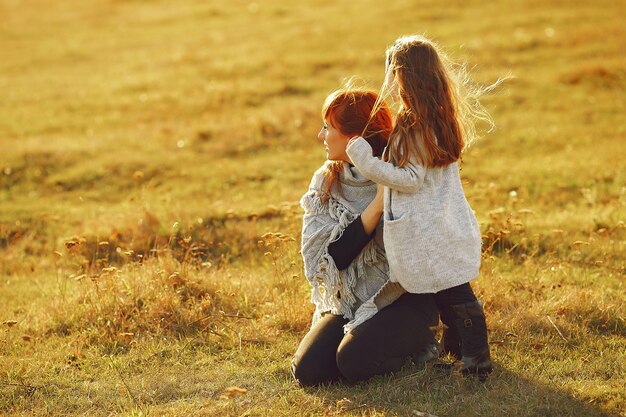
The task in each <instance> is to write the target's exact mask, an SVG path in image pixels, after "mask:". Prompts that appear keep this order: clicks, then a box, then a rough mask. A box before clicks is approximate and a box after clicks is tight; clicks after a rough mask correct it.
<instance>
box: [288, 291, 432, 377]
mask: <svg viewBox="0 0 626 417" xmlns="http://www.w3.org/2000/svg"><path fill="white" fill-rule="evenodd" d="M347 322H348V320H346V319H344V318H343V317H341V316H336V315H332V314H325V315H324V316H323V317H322V318H321V319H320V320H319V321H318V322H317V323H316V324H315V326H313V327H312V328H311V329H310V330H309V332H308V333H307V334H306V336H305V337H304V339H302V342H300V346H299V347H298V350H297V351H296V353H295V355H294V357H293V361H292V367H291V369H292V372H293V375H294V378H295V379H297V380H298V381H299V382H300V384H301V385H317V384H321V383H324V382H331V381H337V380H340V379H342V378H345V379H347V380H348V381H351V382H355V381H360V380H364V379H368V378H370V377H372V376H374V375H380V374H386V373H388V372H394V371H397V370H399V369H400V368H401V367H402V365H403V364H404V363H405V362H406V360H407V359H408V358H409V357H410V356H411V355H412V354H414V353H417V352H419V351H421V350H423V349H425V348H427V347H428V346H429V345H430V344H432V343H433V342H434V335H433V333H432V331H431V330H430V329H429V327H430V326H434V325H436V324H437V322H438V317H437V310H436V307H435V302H434V299H433V296H432V294H410V293H406V294H403V295H402V296H401V297H400V298H398V299H397V300H396V301H395V302H394V303H392V304H391V305H389V306H387V307H385V308H384V309H382V310H381V311H379V312H378V313H377V314H376V315H375V316H374V317H372V318H371V319H369V320H367V321H366V322H364V323H362V324H361V325H359V326H357V327H356V328H355V329H354V330H353V331H351V332H350V333H348V334H345V335H344V332H343V325H344V324H346V323H347Z"/></svg>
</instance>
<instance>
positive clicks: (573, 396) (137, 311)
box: [0, 0, 626, 417]
mask: <svg viewBox="0 0 626 417" xmlns="http://www.w3.org/2000/svg"><path fill="white" fill-rule="evenodd" d="M625 18H626V8H625V7H624V4H623V2H621V1H609V0H600V1H597V2H583V1H579V0H574V1H569V2H565V1H562V0H546V1H536V0H523V1H520V2H515V1H512V0H498V1H495V2H490V3H485V2H480V1H476V0H469V1H464V2H461V1H457V0H452V1H448V2H435V1H430V0H423V1H422V0H416V1H408V0H390V1H387V2H384V3H382V2H374V1H370V0H364V1H361V2H349V1H344V0H337V1H332V2H331V1H326V0H318V1H312V0H311V1H304V2H298V3H293V4H291V3H288V2H280V1H278V0H268V1H265V2H261V1H259V2H250V1H231V2H219V3H218V2H212V1H199V0H186V1H181V2H165V1H162V0H154V1H152V0H151V1H147V0H93V1H88V2H84V1H77V0H63V1H60V2H56V3H54V2H44V1H41V0H26V1H17V0H0V91H2V96H1V99H0V147H1V152H0V415H29V416H30V415H42V416H49V415H54V416H57V415H59V416H60V415H71V416H76V415H85V416H91V415H102V416H108V415H129V416H145V415H153V416H187V415H190V416H191V415H194V416H196V415H198V416H202V415H206V416H209V415H211V416H212V415H216V416H300V415H302V416H309V415H310V416H318V415H326V416H335V415H342V416H395V415H397V416H407V415H417V412H418V411H419V412H425V413H426V412H427V413H430V414H432V415H436V416H439V417H443V416H542V417H543V416H626V412H625V411H624V410H626V394H625V393H624V388H623V381H624V379H625V378H626V365H625V362H624V358H625V356H624V354H625V352H626V324H625V320H626V319H625V317H626V295H625V294H626V287H625V277H626V256H625V253H626V252H625V251H626V241H625V238H626V223H625V222H626V162H625V161H626V118H625V117H624V114H626V94H625V93H626V91H625V90H626V56H625V55H624V53H623V45H624V43H625V42H626V28H625V26H624V24H623V22H624V21H625V20H626V19H625ZM410 33H425V34H426V35H427V36H429V37H432V38H434V39H436V40H437V41H438V42H439V43H440V44H441V45H443V46H444V47H445V49H446V50H447V51H448V52H449V54H450V55H451V56H452V57H454V58H455V59H457V60H459V61H467V62H468V63H469V64H470V66H472V67H473V71H472V73H473V77H474V79H475V80H476V81H477V82H479V83H486V84H487V83H491V82H493V81H495V80H496V79H497V78H498V77H501V76H506V75H509V74H510V75H511V78H509V79H508V80H506V81H505V82H504V83H503V84H502V85H501V86H500V87H499V88H498V89H497V90H496V92H494V93H492V94H491V95H489V96H488V97H486V98H485V100H484V104H485V106H486V107H487V109H488V110H489V111H490V113H491V114H492V116H493V118H494V120H495V122H496V124H497V129H496V130H495V131H494V132H491V133H488V134H485V135H484V137H483V138H482V140H480V141H479V142H477V143H476V144H474V145H473V146H472V147H471V148H470V149H469V150H468V151H467V153H466V154H465V156H464V158H463V168H462V177H463V180H464V186H465V191H466V195H467V197H468V200H469V201H470V204H471V205H472V207H473V208H474V209H475V211H476V213H477V217H478V220H479V223H480V225H481V230H482V232H483V235H484V249H485V250H484V260H483V266H482V270H481V277H480V278H479V279H478V280H477V281H475V283H474V284H473V285H474V288H475V290H476V291H477V293H478V294H479V295H480V298H481V299H482V301H483V302H484V305H485V310H486V313H487V320H488V326H489V329H490V332H491V334H490V339H491V349H492V354H493V356H494V359H495V364H496V369H495V371H494V373H493V374H492V376H491V377H490V378H489V379H488V380H487V382H485V383H479V382H477V381H474V380H471V379H462V378H459V377H457V376H450V375H443V374H441V373H438V372H437V371H436V370H434V369H432V368H431V367H430V366H426V367H425V368H419V367H415V366H412V365H407V366H406V367H405V368H404V369H403V370H402V371H401V372H400V373H398V374H396V375H393V376H385V377H377V378H374V379H372V380H371V381H369V382H368V383H362V384H358V385H355V386H347V385H331V386H324V387H319V388H315V389H302V388H299V387H298V386H297V385H296V384H295V383H294V382H293V381H292V380H291V376H290V372H289V361H290V357H291V355H292V353H293V352H294V350H295V348H296V347H297V344H298V342H299V340H300V338H301V337H302V336H303V335H304V333H305V332H306V330H307V329H308V326H309V323H310V317H311V313H312V310H313V308H312V305H310V304H309V302H308V297H309V296H308V284H307V283H306V280H305V279H304V277H303V275H302V263H301V259H300V256H299V254H298V250H299V240H300V238H299V232H300V227H301V223H300V216H301V211H300V208H299V206H298V200H299V198H300V196H301V195H302V194H303V193H304V192H305V191H306V189H307V186H308V182H309V179H310V176H311V174H312V173H313V172H314V170H315V169H316V168H317V167H319V166H320V165H321V164H322V163H323V161H324V149H323V146H321V145H320V143H319V142H318V141H317V139H316V135H317V132H318V130H319V127H320V124H321V117H320V108H321V105H322V102H323V100H324V98H325V97H326V95H327V94H328V93H329V92H330V91H332V90H333V89H335V88H337V87H339V86H340V85H341V84H342V82H343V81H344V80H345V79H346V78H347V77H350V76H357V77H359V78H360V79H363V80H364V81H365V82H366V83H367V84H368V85H370V86H371V87H372V88H375V89H377V88H378V86H379V85H380V82H381V81H382V78H383V70H384V51H385V48H386V47H387V45H389V44H390V43H391V42H393V40H394V39H395V38H396V37H398V36H400V35H403V34H410ZM620 387H621V388H620Z"/></svg>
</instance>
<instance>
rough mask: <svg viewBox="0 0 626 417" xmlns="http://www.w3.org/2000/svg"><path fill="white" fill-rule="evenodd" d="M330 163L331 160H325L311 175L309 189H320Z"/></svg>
mask: <svg viewBox="0 0 626 417" xmlns="http://www.w3.org/2000/svg"><path fill="white" fill-rule="evenodd" d="M330 163H332V162H331V161H326V162H324V163H323V164H322V166H321V167H319V168H318V169H317V170H316V171H315V172H314V173H313V176H312V177H311V182H310V184H309V191H321V190H322V187H323V185H324V181H325V180H326V173H327V172H328V165H329V164H330Z"/></svg>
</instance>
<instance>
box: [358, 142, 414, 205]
mask: <svg viewBox="0 0 626 417" xmlns="http://www.w3.org/2000/svg"><path fill="white" fill-rule="evenodd" d="M346 152H347V154H348V156H349V157H350V160H351V161H352V163H353V164H354V165H355V166H356V167H357V168H358V170H359V171H361V173H362V174H363V175H365V177H366V178H368V179H370V180H372V181H374V182H375V183H377V184H381V185H384V186H387V187H389V188H391V189H394V190H396V191H399V192H401V193H416V192H417V191H418V190H419V189H420V188H421V187H422V184H423V183H424V175H425V174H426V172H425V170H424V168H423V167H422V166H420V165H417V164H413V163H411V162H409V163H408V164H407V165H406V166H404V167H402V168H399V167H396V166H394V165H393V164H392V163H389V162H385V161H382V160H380V159H378V158H376V157H375V156H373V155H372V147H371V146H370V144H369V143H367V141H366V140H365V139H363V138H361V137H359V138H357V139H356V140H354V139H353V140H352V141H351V142H350V144H349V145H348V147H347V149H346Z"/></svg>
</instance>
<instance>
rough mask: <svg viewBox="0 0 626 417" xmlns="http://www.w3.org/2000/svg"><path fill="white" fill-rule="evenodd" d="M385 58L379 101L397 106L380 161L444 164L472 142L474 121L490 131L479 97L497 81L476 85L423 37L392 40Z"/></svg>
mask: <svg viewBox="0 0 626 417" xmlns="http://www.w3.org/2000/svg"><path fill="white" fill-rule="evenodd" d="M386 55H387V62H386V71H385V72H386V74H385V80H386V81H385V84H384V85H383V88H382V90H381V94H380V97H381V99H383V98H384V96H385V94H391V95H392V97H393V96H396V97H398V98H399V101H400V107H399V110H398V114H397V116H396V121H395V126H394V129H393V131H392V133H391V135H390V139H389V146H388V147H387V151H386V152H385V155H384V159H385V160H387V161H392V162H394V164H395V165H397V166H400V167H402V166H404V165H406V164H407V162H408V161H409V160H416V161H418V162H419V163H420V164H422V165H423V166H425V167H443V166H447V165H449V164H450V163H453V162H455V161H457V160H458V159H459V158H460V157H461V152H462V151H463V150H464V149H465V148H466V146H468V145H469V144H471V143H472V142H473V141H474V140H475V139H476V138H477V136H478V134H477V129H476V122H477V121H479V120H480V121H484V122H486V123H487V124H488V125H489V126H490V128H493V127H494V124H493V121H492V119H491V117H490V116H489V114H488V113H487V111H486V110H485V108H484V107H483V106H482V105H481V104H480V102H479V100H478V99H479V97H480V96H481V95H483V94H484V93H486V92H488V91H491V90H493V89H494V88H495V87H496V86H497V85H498V84H499V81H497V82H496V83H494V84H493V85H491V86H488V87H480V86H476V85H475V84H473V83H472V82H471V81H470V79H469V75H468V72H467V70H466V67H465V65H458V64H454V63H452V62H451V61H450V60H449V59H448V58H447V56H446V55H445V53H444V52H443V51H442V50H441V49H440V48H439V47H438V46H437V45H436V44H435V43H434V42H432V41H430V40H429V39H427V38H425V37H423V36H418V35H412V36H404V37H401V38H399V39H397V40H396V41H395V42H394V43H393V45H391V46H390V47H389V48H388V49H387V53H386ZM393 93H395V94H393Z"/></svg>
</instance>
